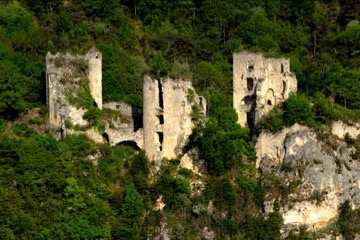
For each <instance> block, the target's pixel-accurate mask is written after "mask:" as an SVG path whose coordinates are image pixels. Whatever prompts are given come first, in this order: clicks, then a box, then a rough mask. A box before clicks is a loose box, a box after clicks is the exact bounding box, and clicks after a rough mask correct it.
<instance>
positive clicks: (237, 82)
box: [233, 52, 297, 128]
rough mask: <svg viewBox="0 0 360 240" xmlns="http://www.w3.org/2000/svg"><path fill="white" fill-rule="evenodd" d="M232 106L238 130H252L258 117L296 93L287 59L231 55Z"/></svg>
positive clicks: (254, 55) (294, 81)
mask: <svg viewBox="0 0 360 240" xmlns="http://www.w3.org/2000/svg"><path fill="white" fill-rule="evenodd" d="M233 81H234V84H233V87H234V92H233V105H234V108H235V111H236V112H237V114H238V118H239V120H238V123H239V124H240V125H241V126H248V127H250V128H251V127H253V126H254V125H255V123H256V122H257V121H258V119H259V118H260V117H262V116H263V115H265V114H266V113H268V112H269V111H270V110H271V109H273V108H274V106H275V105H276V104H278V103H280V102H282V101H284V100H285V99H287V98H288V97H289V94H290V93H293V92H296V91H297V80H296V77H295V75H294V74H293V73H291V72H290V59H288V58H266V57H264V56H263V55H261V54H260V53H247V52H240V53H234V54H233Z"/></svg>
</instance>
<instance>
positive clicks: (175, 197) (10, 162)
mask: <svg viewBox="0 0 360 240" xmlns="http://www.w3.org/2000/svg"><path fill="white" fill-rule="evenodd" d="M359 15H360V4H358V3H357V1H355V0H350V1H325V0H318V1H314V0H292V1H291V0H274V1H267V0H257V1H253V0H249V1H242V0H240V1H236V0H200V1H194V0H182V1H177V0H176V1H169V0H162V1H160V0H133V1H130V0H122V1H116V0H108V1H95V0H83V1H80V0H72V1H60V0H48V1H44V0H36V1H30V0H19V1H8V0H0V116H1V117H0V238H1V239H109V238H112V239H153V238H155V236H158V234H159V232H160V231H161V229H165V228H167V229H169V230H170V231H171V236H172V238H173V239H201V238H203V237H204V236H203V235H202V234H203V232H204V229H205V228H209V229H210V231H214V233H215V236H216V237H217V239H278V238H279V236H280V235H279V228H280V227H281V224H282V219H281V216H280V214H279V212H278V209H274V210H275V211H274V212H273V213H272V214H270V215H269V216H267V218H265V217H264V216H263V214H262V207H263V206H262V204H263V200H264V195H265V194H266V192H267V191H269V189H270V188H271V187H275V188H280V190H279V191H280V192H281V195H282V197H283V199H284V197H286V195H287V194H288V193H289V192H290V190H291V189H290V188H291V187H293V185H296V184H297V183H291V184H289V186H285V184H283V183H282V182H281V181H280V180H279V179H273V180H274V181H273V182H271V183H270V184H268V185H266V184H263V183H261V182H260V180H259V179H260V177H259V175H260V173H259V172H258V171H257V169H255V167H254V166H253V165H254V160H255V155H254V149H253V146H252V143H251V140H252V139H251V138H252V136H251V134H250V132H249V130H248V129H245V128H242V127H241V126H239V125H237V124H236V121H237V116H236V113H235V112H234V110H233V109H232V102H231V93H232V53H233V52H234V51H242V50H247V51H258V52H262V53H264V54H265V55H269V56H275V57H276V56H286V57H289V58H290V59H291V67H292V71H293V72H294V73H295V74H296V76H297V78H298V81H299V86H298V88H299V91H300V94H299V95H297V96H295V95H294V96H291V97H290V98H289V99H288V100H287V101H286V102H285V103H283V104H282V105H280V106H277V107H276V108H275V109H274V110H273V111H272V112H270V113H269V114H268V115H267V116H266V117H264V118H263V119H262V120H261V121H260V123H259V124H258V126H257V127H258V129H268V130H270V131H272V132H277V131H279V130H281V129H282V128H283V127H284V126H289V125H291V124H293V123H295V122H298V123H301V124H306V125H309V126H311V127H316V128H321V126H322V125H323V124H327V123H329V122H331V121H333V120H335V119H341V120H343V121H346V122H348V121H352V120H353V119H358V118H359V114H358V111H357V109H358V108H359V106H360V94H358V92H359V90H360V69H359V62H358V59H359V55H360V52H359V50H360V41H359V38H360V37H359V36H360V35H359V31H360V23H359ZM92 46H96V47H97V48H98V49H100V51H101V52H102V54H103V97H104V101H105V102H109V101H119V100H124V101H127V102H130V103H132V104H135V105H138V106H140V105H141V102H142V101H141V98H142V96H141V94H142V77H143V75H144V74H150V75H152V76H155V77H163V76H170V77H173V78H184V79H191V80H192V82H193V84H194V85H195V87H196V88H197V90H198V91H200V92H201V93H203V94H204V95H205V96H206V98H207V101H208V110H209V114H208V116H209V117H208V120H207V121H203V122H202V121H199V125H198V126H197V128H196V129H195V131H194V134H193V135H192V138H191V141H190V142H189V145H188V146H187V150H188V149H190V148H196V149H197V150H198V151H199V156H200V157H201V158H202V159H204V160H205V163H206V166H207V172H205V174H204V176H199V175H196V174H193V173H192V172H190V171H189V170H186V169H182V168H180V167H179V161H178V160H176V159H175V160H170V161H169V162H167V163H166V164H165V163H164V164H162V165H161V166H160V167H159V166H153V165H151V164H150V163H149V162H148V159H147V158H146V156H145V153H144V152H142V151H139V152H136V153H135V152H134V149H132V148H129V147H125V146H115V147H110V146H108V145H106V144H104V145H96V144H94V143H92V142H90V141H89V140H88V139H86V138H85V137H82V136H67V137H65V138H64V139H62V140H60V141H56V140H55V139H53V138H52V137H49V136H47V135H46V134H43V135H39V134H37V133H36V132H37V130H36V127H35V125H39V126H40V125H41V121H40V120H36V119H32V123H31V122H30V121H29V124H26V123H24V122H21V121H17V122H15V121H13V120H15V119H18V120H19V119H20V118H19V116H20V114H21V113H24V112H27V109H31V108H33V107H38V106H40V107H41V108H42V109H45V107H44V105H43V104H44V102H45V98H46V97H45V55H46V53H47V52H48V51H50V52H52V53H55V52H57V51H69V52H73V53H82V54H83V53H85V52H86V51H87V50H88V49H89V48H90V47H92ZM78 90H79V91H78V93H77V94H76V95H77V96H78V97H77V98H76V99H69V100H70V101H73V102H74V103H76V104H78V107H86V108H87V109H88V111H87V112H86V114H85V115H84V118H85V119H86V120H88V121H89V122H90V123H91V125H93V126H95V127H97V128H98V130H99V131H100V132H101V129H102V128H103V127H104V126H102V125H101V120H104V119H106V118H108V115H109V114H110V113H109V112H108V110H103V111H102V112H100V111H99V110H98V109H97V108H95V107H94V101H93V99H92V98H91V96H90V95H89V89H88V88H87V84H84V82H82V85H81V87H80V88H79V89H78ZM195 110H196V109H194V118H195V117H196V119H198V117H199V116H198V114H197V113H196V111H195ZM119 117H121V116H119ZM198 120H199V119H198ZM65 124H68V125H69V126H70V125H72V124H71V123H69V122H67V123H65ZM39 126H38V127H39ZM72 127H74V128H76V126H72ZM354 144H355V147H356V150H357V152H358V150H359V149H360V148H359V146H358V145H359V144H358V140H356V141H355V142H354ZM98 153H100V155H99V156H100V157H99V159H97V160H94V159H93V158H92V157H89V156H95V155H97V154H98ZM90 159H92V160H90ZM285 167H286V166H284V169H285ZM157 168H159V169H158V171H154V169H157ZM197 180H198V181H200V182H203V183H204V186H198V187H199V189H202V190H201V191H200V192H202V193H201V194H198V193H197V192H198V191H196V187H197V186H196V184H194V182H196V181H197ZM270 185H272V186H270ZM289 189H290V190H289ZM160 196H163V199H164V201H165V204H166V205H165V208H164V211H162V212H160V211H154V203H155V202H156V199H158V198H159V197H160ZM358 218H359V217H358V212H357V211H350V210H349V206H348V205H346V203H344V204H343V205H342V207H341V208H340V218H339V228H340V231H341V232H342V233H343V234H344V235H345V236H348V237H352V236H353V233H354V232H355V231H358V229H357V228H356V227H357V226H354V223H356V221H357V220H358ZM291 236H293V235H290V237H291ZM295 238H297V239H308V236H307V235H306V233H305V231H301V232H300V234H298V235H296V236H295V235H294V239H295Z"/></svg>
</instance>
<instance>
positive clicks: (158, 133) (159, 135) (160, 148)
mask: <svg viewBox="0 0 360 240" xmlns="http://www.w3.org/2000/svg"><path fill="white" fill-rule="evenodd" d="M157 135H158V138H159V143H160V146H159V151H160V152H161V151H162V144H163V142H164V134H163V133H162V132H157Z"/></svg>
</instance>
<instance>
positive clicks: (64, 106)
mask: <svg viewBox="0 0 360 240" xmlns="http://www.w3.org/2000/svg"><path fill="white" fill-rule="evenodd" d="M101 64H102V56H101V53H100V52H99V51H98V50H96V49H95V48H92V49H90V50H89V51H88V53H87V54H86V55H85V56H80V55H71V54H60V53H57V54H54V55H53V54H51V53H48V54H47V55H46V97H47V104H48V107H49V123H50V125H51V126H52V127H54V128H58V129H62V130H65V121H67V120H68V121H70V122H71V123H72V124H74V125H79V126H86V125H87V122H86V121H85V120H84V119H83V118H82V116H83V115H84V113H85V112H86V109H83V108H81V107H76V106H74V105H72V104H70V103H69V97H70V98H71V97H74V98H75V97H76V96H74V95H75V93H76V90H77V89H79V87H80V82H81V81H83V82H85V83H86V84H88V87H89V91H90V94H91V96H92V97H93V100H94V101H95V104H96V106H97V107H98V108H100V109H102V70H101V68H102V66H101Z"/></svg>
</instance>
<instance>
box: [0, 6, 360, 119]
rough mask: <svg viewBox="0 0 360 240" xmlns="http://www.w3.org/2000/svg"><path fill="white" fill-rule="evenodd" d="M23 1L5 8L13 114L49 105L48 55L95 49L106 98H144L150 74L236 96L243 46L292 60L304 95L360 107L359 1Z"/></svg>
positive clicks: (7, 96)
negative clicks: (235, 69) (237, 60)
mask: <svg viewBox="0 0 360 240" xmlns="http://www.w3.org/2000/svg"><path fill="white" fill-rule="evenodd" d="M19 2H20V3H9V2H8V1H1V2H0V33H1V34H0V35H1V37H0V72H1V74H0V75H1V80H0V81H1V87H2V91H1V95H0V99H2V101H1V106H0V111H1V112H2V114H6V115H8V116H10V115H16V114H17V113H18V112H19V111H22V110H24V109H25V108H26V107H27V106H29V105H33V104H39V103H40V102H41V101H42V100H43V99H44V90H43V89H44V56H45V54H46V52H47V51H52V52H56V51H59V50H60V51H72V52H81V53H83V52H85V51H87V50H88V49H89V47H90V46H93V45H96V46H97V47H98V48H99V49H100V50H101V51H102V53H103V55H104V56H103V59H104V64H103V67H104V69H103V74H104V84H103V89H104V99H105V101H112V100H121V99H123V100H126V101H135V100H134V99H138V98H139V97H140V96H141V91H142V84H141V83H142V76H143V74H145V73H149V74H152V75H155V76H157V77H159V76H165V75H170V76H173V77H181V78H193V82H194V84H195V85H196V86H197V87H198V88H199V89H203V90H204V89H206V88H209V87H212V88H214V89H216V90H217V91H220V92H222V93H224V94H230V93H231V80H232V73H231V70H232V68H231V58H232V55H231V54H232V52H233V51H239V50H244V49H245V50H251V51H261V52H264V53H266V54H270V55H273V56H278V55H285V56H288V57H290V58H291V63H292V68H293V71H294V72H295V73H296V75H297V77H298V80H299V89H300V91H302V92H304V93H306V94H310V95H314V94H315V93H317V92H322V93H323V94H325V96H326V97H331V98H332V99H333V100H334V101H335V103H339V104H341V105H342V106H344V107H347V108H351V109H355V108H357V107H358V106H359V105H360V98H359V95H358V94H356V93H357V92H358V90H359V89H360V81H359V77H360V71H359V69H358V68H359V66H358V62H357V58H358V56H359V53H358V52H359V49H360V47H359V44H358V42H359V41H358V40H359V39H358V38H359V36H358V31H359V29H360V24H359V22H358V19H357V16H358V15H359V8H358V7H353V6H354V5H355V6H358V5H356V4H355V3H352V1H330V2H329V1H321V0H320V1H313V0H307V1H296V2H295V3H293V1H288V0H276V1H263V0H260V1H231V0H216V1H210V0H202V1H193V0H186V1H158V0H151V1H148V0H146V1H145V0H136V1H121V2H119V1H113V0H112V1H107V2H106V3H105V2H104V1H92V0H86V1H68V2H62V1H59V0H51V1H46V2H44V1H36V2H33V1H28V0H21V1H19ZM9 74H10V76H11V77H10V76H9ZM20 83H21V84H20ZM135 102H139V101H138V100H136V101H135ZM140 102H141V101H140ZM10 117H11V116H10Z"/></svg>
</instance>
